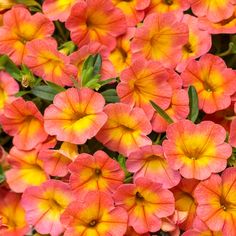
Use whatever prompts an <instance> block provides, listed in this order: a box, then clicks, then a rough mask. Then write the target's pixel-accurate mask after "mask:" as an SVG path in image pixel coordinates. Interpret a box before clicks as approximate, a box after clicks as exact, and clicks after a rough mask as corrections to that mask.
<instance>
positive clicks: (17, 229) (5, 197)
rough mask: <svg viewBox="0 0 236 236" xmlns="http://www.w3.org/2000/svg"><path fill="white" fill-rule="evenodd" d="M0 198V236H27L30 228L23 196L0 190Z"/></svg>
mask: <svg viewBox="0 0 236 236" xmlns="http://www.w3.org/2000/svg"><path fill="white" fill-rule="evenodd" d="M0 196H1V201H0V235H5V236H22V235H25V234H26V233H27V232H28V231H29V229H30V227H29V225H28V223H27V221H26V218H25V210H24V208H23V207H22V204H21V195H20V194H17V193H13V192H6V191H3V190H0Z"/></svg>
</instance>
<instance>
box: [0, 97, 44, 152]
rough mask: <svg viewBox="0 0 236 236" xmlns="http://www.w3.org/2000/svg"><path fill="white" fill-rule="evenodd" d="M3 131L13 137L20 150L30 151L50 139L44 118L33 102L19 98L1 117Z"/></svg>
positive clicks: (0, 122)
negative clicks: (44, 126) (45, 129)
mask: <svg viewBox="0 0 236 236" xmlns="http://www.w3.org/2000/svg"><path fill="white" fill-rule="evenodd" d="M0 124H1V125H2V128H3V130H4V131H5V132H6V133H7V134H9V135H10V136H14V137H13V144H14V145H15V146H16V147H17V148H18V149H23V150H30V149H32V148H34V147H36V146H37V145H38V144H39V143H42V142H43V141H45V140H46V139H47V137H48V135H47V134H46V132H45V131H44V128H43V116H42V115H41V113H40V111H39V110H38V108H37V107H36V105H35V104H34V103H33V102H31V101H25V100H24V99H23V98H18V99H17V100H15V101H13V102H12V103H11V104H7V105H6V106H5V109H4V114H3V115H1V116H0Z"/></svg>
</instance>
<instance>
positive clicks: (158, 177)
mask: <svg viewBox="0 0 236 236" xmlns="http://www.w3.org/2000/svg"><path fill="white" fill-rule="evenodd" d="M126 167H127V170H128V171H130V172H134V180H135V179H137V178H139V177H146V178H149V179H151V180H153V181H155V182H157V183H160V184H162V186H163V188H172V187H174V186H176V185H177V184H178V183H179V181H180V179H181V177H180V174H179V172H178V171H176V170H172V169H171V168H170V167H169V165H168V163H167V161H166V159H165V157H164V153H163V150H162V147H161V146H159V145H150V146H144V147H141V148H140V150H138V151H136V152H132V153H131V154H130V155H129V157H128V160H127V161H126Z"/></svg>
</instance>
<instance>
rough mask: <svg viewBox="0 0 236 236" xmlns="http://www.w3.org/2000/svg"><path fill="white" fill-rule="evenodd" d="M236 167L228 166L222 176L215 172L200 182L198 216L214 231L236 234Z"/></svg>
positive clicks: (196, 191) (197, 198)
mask: <svg viewBox="0 0 236 236" xmlns="http://www.w3.org/2000/svg"><path fill="white" fill-rule="evenodd" d="M235 183H236V168H233V167H231V168H227V169H225V170H224V172H223V173H222V175H221V176H219V175H217V174H213V175H211V176H210V178H209V179H207V180H204V181H202V182H200V183H199V184H198V186H197V187H196V189H195V191H194V196H195V198H196V201H197V203H198V206H197V215H198V217H199V218H200V219H201V220H202V221H203V222H204V223H205V224H206V225H207V226H208V227H209V228H210V229H211V230H213V231H221V232H222V234H223V235H232V236H233V235H236V228H235V224H234V222H235V219H236V213H235V212H236V211H235V206H236V200H235V191H236V184H235Z"/></svg>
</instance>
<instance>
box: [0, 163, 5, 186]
mask: <svg viewBox="0 0 236 236" xmlns="http://www.w3.org/2000/svg"><path fill="white" fill-rule="evenodd" d="M4 181H5V174H4V171H3V168H2V166H1V165H0V184H1V183H2V182H4Z"/></svg>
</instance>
